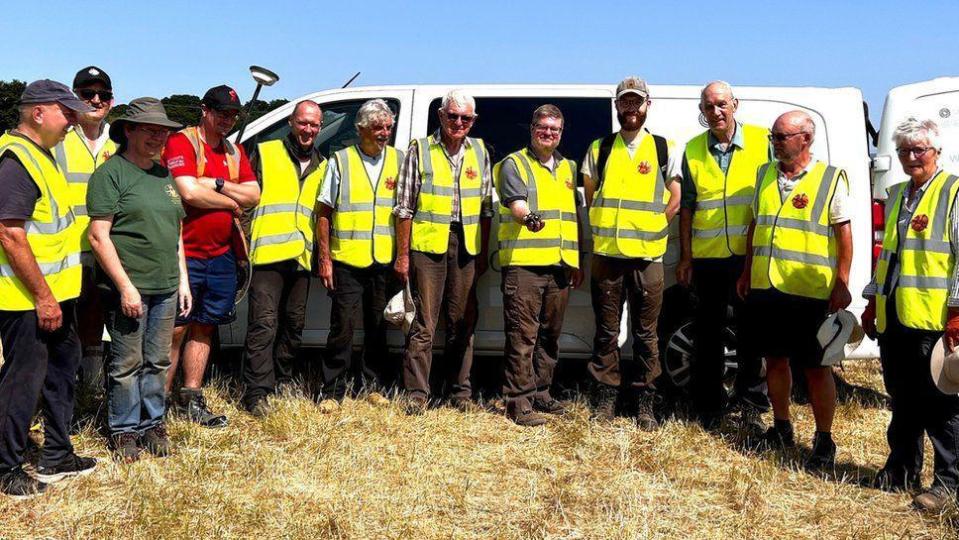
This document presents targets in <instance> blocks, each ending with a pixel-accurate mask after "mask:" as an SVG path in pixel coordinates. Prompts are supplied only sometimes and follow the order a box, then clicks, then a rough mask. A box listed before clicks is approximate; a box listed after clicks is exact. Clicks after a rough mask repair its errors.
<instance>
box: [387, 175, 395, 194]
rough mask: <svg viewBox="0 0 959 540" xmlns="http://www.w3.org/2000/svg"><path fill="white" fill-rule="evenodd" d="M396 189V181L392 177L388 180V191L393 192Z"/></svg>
mask: <svg viewBox="0 0 959 540" xmlns="http://www.w3.org/2000/svg"><path fill="white" fill-rule="evenodd" d="M395 187H396V180H395V179H394V178H393V177H392V176H391V177H389V178H387V179H386V189H388V190H390V191H392V190H393V188H395Z"/></svg>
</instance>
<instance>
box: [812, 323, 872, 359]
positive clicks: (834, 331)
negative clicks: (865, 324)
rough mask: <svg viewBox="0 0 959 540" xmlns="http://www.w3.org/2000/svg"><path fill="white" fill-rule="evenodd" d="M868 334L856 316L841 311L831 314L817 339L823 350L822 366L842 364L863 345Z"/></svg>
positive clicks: (818, 333) (817, 333)
mask: <svg viewBox="0 0 959 540" xmlns="http://www.w3.org/2000/svg"><path fill="white" fill-rule="evenodd" d="M865 335H866V333H865V331H864V330H863V329H862V326H860V325H859V321H857V320H856V316H855V315H853V314H852V313H850V312H849V311H846V310H845V309H840V310H839V311H837V312H835V313H831V314H830V315H829V316H828V317H826V320H825V321H823V323H822V325H820V326H819V330H818V331H817V332H816V339H817V340H818V341H819V345H820V346H821V347H822V349H823V356H822V362H821V364H820V365H822V366H832V365H835V364H838V363H839V362H842V361H843V360H844V359H845V358H846V357H847V356H849V355H850V354H852V352H853V351H855V350H856V348H857V347H859V344H860V343H862V340H863V338H864V337H865Z"/></svg>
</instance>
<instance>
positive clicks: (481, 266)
mask: <svg viewBox="0 0 959 540" xmlns="http://www.w3.org/2000/svg"><path fill="white" fill-rule="evenodd" d="M491 222H492V220H491V219H490V218H488V217H484V218H480V250H479V253H478V254H477V255H476V279H479V277H480V276H482V275H483V274H485V273H486V269H487V267H488V266H489V229H490V223H491Z"/></svg>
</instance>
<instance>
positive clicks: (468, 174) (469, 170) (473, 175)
mask: <svg viewBox="0 0 959 540" xmlns="http://www.w3.org/2000/svg"><path fill="white" fill-rule="evenodd" d="M466 177H467V178H469V179H470V180H472V179H474V178H476V171H474V170H473V167H467V168H466Z"/></svg>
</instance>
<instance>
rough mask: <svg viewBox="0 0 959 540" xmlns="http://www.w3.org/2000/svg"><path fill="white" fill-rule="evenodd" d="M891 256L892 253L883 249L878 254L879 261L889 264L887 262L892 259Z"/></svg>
mask: <svg viewBox="0 0 959 540" xmlns="http://www.w3.org/2000/svg"><path fill="white" fill-rule="evenodd" d="M892 254H893V252H892V251H888V250H885V249H884V250H882V251H880V252H879V260H880V261H886V262H889V260H890V259H892Z"/></svg>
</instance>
